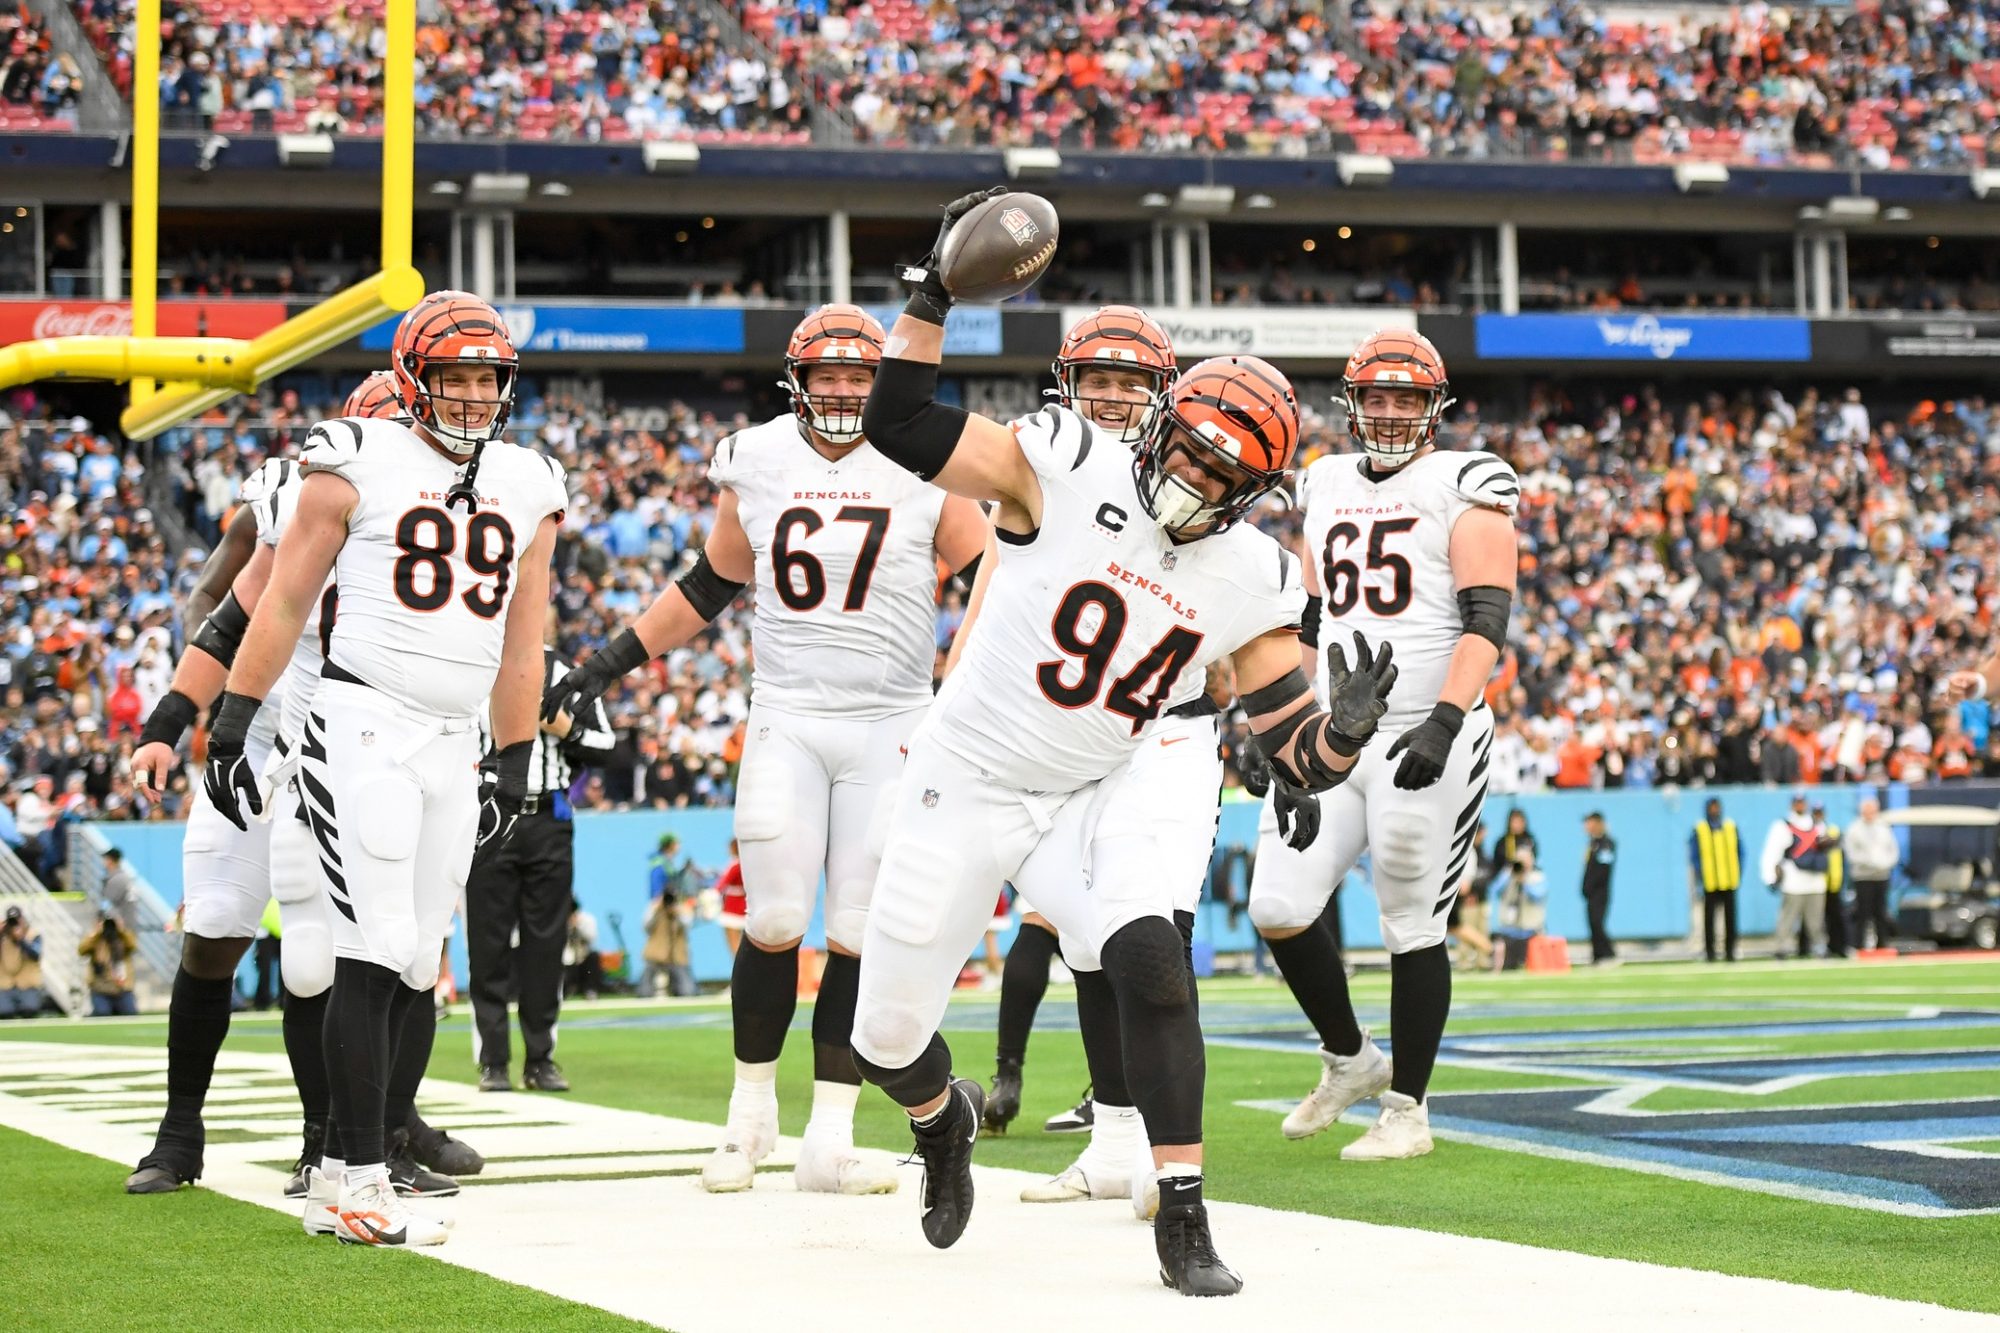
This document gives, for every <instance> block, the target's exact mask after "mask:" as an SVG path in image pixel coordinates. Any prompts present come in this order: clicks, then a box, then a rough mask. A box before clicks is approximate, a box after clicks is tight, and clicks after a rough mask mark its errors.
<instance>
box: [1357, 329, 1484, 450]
mask: <svg viewBox="0 0 2000 1333" xmlns="http://www.w3.org/2000/svg"><path fill="white" fill-rule="evenodd" d="M1341 390H1342V393H1341V401H1342V404H1343V405H1344V406H1345V407H1346V408H1347V426H1348V430H1349V431H1351V432H1352V433H1353V435H1354V438H1355V441H1356V442H1357V443H1359V444H1360V446H1361V448H1362V450H1363V452H1365V453H1366V454H1367V455H1368V458H1369V461H1371V462H1373V463H1375V464H1376V465H1377V466H1379V467H1382V468H1384V469H1390V470H1393V469H1395V468H1399V467H1401V466H1403V465H1404V464H1405V463H1407V462H1409V461H1410V460H1411V459H1412V458H1415V457H1416V456H1417V455H1418V454H1419V453H1421V452H1422V451H1423V450H1424V449H1425V448H1427V447H1429V446H1430V445H1431V444H1432V443H1433V442H1434V441H1435V440H1436V439H1437V432H1438V426H1439V425H1440V424H1441V423H1442V422H1443V420H1444V414H1445V411H1446V409H1447V408H1449V407H1450V406H1451V405H1452V404H1453V403H1455V402H1457V401H1458V400H1457V399H1455V398H1453V397H1452V396H1451V382H1450V381H1449V380H1448V379H1447V378H1446V377H1445V369H1444V358H1443V357H1441V356H1439V355H1438V350H1437V348H1435V347H1433V346H1432V345H1431V342H1430V339H1428V338H1425V337H1424V336H1423V335H1422V334H1419V333H1412V332H1408V331H1406V330H1402V329H1387V330H1384V331H1382V332H1380V333H1375V334H1371V335H1370V336H1369V337H1367V338H1365V339H1363V340H1362V343H1361V346H1360V347H1359V348H1357V349H1355V353H1354V355H1353V357H1352V358H1350V359H1349V360H1348V363H1347V371H1346V374H1345V375H1344V376H1342V379H1341Z"/></svg>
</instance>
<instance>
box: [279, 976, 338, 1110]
mask: <svg viewBox="0 0 2000 1333" xmlns="http://www.w3.org/2000/svg"><path fill="white" fill-rule="evenodd" d="M331 993H332V992H330V991H321V992H320V993H319V994H317V995H310V996H307V995H294V994H292V993H291V992H290V991H286V992H285V1057H286V1058H287V1059H288V1060H290V1061H291V1062H292V1082H293V1083H294V1084H296V1085H297V1087H298V1090H299V1105H300V1106H301V1107H303V1108H304V1110H305V1118H306V1120H307V1121H315V1120H317V1121H322V1122H323V1121H325V1119H326V1117H327V1112H328V1111H329V1110H330V1109H331V1103H330V1101H329V1098H331V1097H332V1095H333V1094H332V1092H331V1091H330V1090H329V1089H328V1086H327V1081H326V1001H327V996H328V995H330V994H331Z"/></svg>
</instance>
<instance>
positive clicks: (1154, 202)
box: [1139, 190, 1173, 208]
mask: <svg viewBox="0 0 2000 1333" xmlns="http://www.w3.org/2000/svg"><path fill="white" fill-rule="evenodd" d="M1171 203H1173V200H1171V199H1169V198H1167V196H1165V195H1163V194H1161V193H1160V192H1159V191H1158V190H1152V191H1149V192H1148V193H1146V194H1142V195H1140V196H1139V207H1141V208H1165V207H1166V206H1167V205H1169V204H1171Z"/></svg>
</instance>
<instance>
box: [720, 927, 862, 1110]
mask: <svg viewBox="0 0 2000 1333" xmlns="http://www.w3.org/2000/svg"><path fill="white" fill-rule="evenodd" d="M746 946H747V947H749V948H752V949H754V948H756V947H757V946H756V945H754V944H748V943H747V941H746ZM737 952H738V953H741V952H743V950H742V949H738V950H737ZM860 995H861V960H860V959H859V958H856V957H854V956H853V955H852V954H844V953H835V952H833V950H831V949H829V950H827V954H826V971H825V972H823V973H821V974H820V978H819V998H818V999H816V1000H814V1001H813V1078H814V1079H816V1080H821V1081H824V1082H827V1083H854V1084H858V1083H860V1082H861V1071H860V1070H858V1069H856V1068H855V1067H854V1004H855V1001H856V1000H857V999H859V998H860Z"/></svg>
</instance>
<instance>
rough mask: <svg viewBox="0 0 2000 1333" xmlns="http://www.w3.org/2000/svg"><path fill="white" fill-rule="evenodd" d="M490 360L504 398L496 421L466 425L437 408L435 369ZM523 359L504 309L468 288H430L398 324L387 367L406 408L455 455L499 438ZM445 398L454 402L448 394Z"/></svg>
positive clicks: (438, 397) (406, 413)
mask: <svg viewBox="0 0 2000 1333" xmlns="http://www.w3.org/2000/svg"><path fill="white" fill-rule="evenodd" d="M466 363H475V364H478V365H489V366H492V367H493V368H494V370H495V371H496V372H498V375H499V380H500V399H499V402H498V404H497V409H496V410H495V412H494V414H493V420H492V421H490V422H489V423H487V424H486V425H484V426H481V427H477V428H468V427H462V426H459V425H456V424H455V423H453V422H450V421H447V420H445V418H444V415H443V414H442V413H440V412H439V411H438V410H437V405H438V403H439V401H440V400H441V398H442V396H441V395H439V394H438V393H437V392H436V391H435V390H433V389H432V388H431V383H430V376H431V374H432V372H434V371H437V370H440V369H442V368H443V367H445V366H449V365H463V364H466ZM520 368H521V358H520V355H519V354H518V353H516V352H515V350H514V340H513V339H512V338H510V337H509V336H508V334H507V324H506V321H504V320H502V319H501V318H500V312H499V311H497V310H495V309H494V308H493V307H492V306H490V305H488V304H487V303H486V302H485V301H482V300H481V299H480V298H478V297H477V296H474V295H473V294H472V293H470V292H454V291H441V292H432V293H431V294H430V295H429V296H426V297H425V298H424V299H423V300H421V301H419V302H417V304H416V305H414V306H412V307H410V312H409V313H408V314H406V315H404V316H403V322H402V323H400V324H398V325H397V326H396V339H395V343H394V346H393V348H392V350H391V352H390V363H389V369H390V373H392V374H393V375H394V376H395V377H396V398H397V400H398V401H399V402H401V404H402V407H403V412H404V414H405V415H407V416H409V417H410V418H411V419H412V420H414V421H415V422H416V423H417V424H418V425H420V426H422V427H423V428H424V429H425V430H427V431H429V432H430V433H431V434H432V435H433V436H434V437H436V439H437V442H438V443H439V444H441V445H443V446H444V447H445V448H446V449H448V450H450V451H451V452H452V453H455V454H461V455H464V454H470V453H472V452H474V451H475V450H476V449H477V448H478V447H479V446H480V445H482V444H485V443H486V442H487V441H488V440H494V439H498V438H499V437H500V432H501V431H502V430H504V429H506V426H507V418H508V416H509V415H510V414H512V412H513V410H514V390H515V387H516V382H517V381H518V379H519V371H520ZM442 400H443V401H451V400H450V399H448V398H445V399H442Z"/></svg>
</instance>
